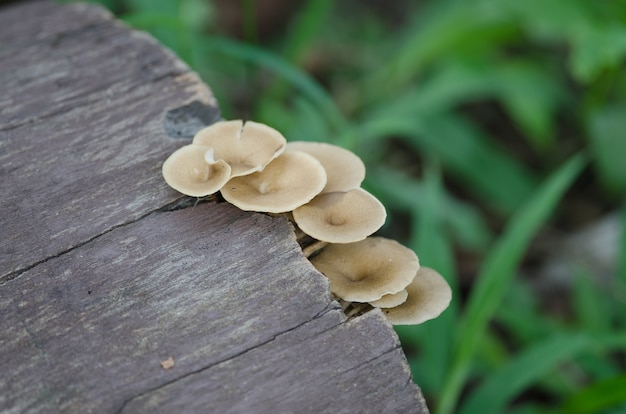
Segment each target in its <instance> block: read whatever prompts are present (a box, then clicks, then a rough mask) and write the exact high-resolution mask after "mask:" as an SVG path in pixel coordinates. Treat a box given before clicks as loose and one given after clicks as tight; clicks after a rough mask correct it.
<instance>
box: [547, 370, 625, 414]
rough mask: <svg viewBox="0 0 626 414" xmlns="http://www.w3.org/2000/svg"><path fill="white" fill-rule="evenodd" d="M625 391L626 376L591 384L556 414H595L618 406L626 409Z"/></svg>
mask: <svg viewBox="0 0 626 414" xmlns="http://www.w3.org/2000/svg"><path fill="white" fill-rule="evenodd" d="M624 390H626V374H622V375H619V376H617V377H615V378H611V379H608V380H605V381H601V382H597V383H595V384H591V385H590V386H589V387H587V388H585V389H583V390H582V391H580V392H579V393H577V394H574V395H573V396H571V397H570V398H569V399H568V400H567V401H566V402H565V403H564V404H563V405H562V406H561V407H560V409H559V410H557V411H556V412H555V414H595V413H599V412H602V410H606V409H609V408H614V407H617V406H621V407H622V409H623V408H626V393H624ZM620 412H623V411H620Z"/></svg>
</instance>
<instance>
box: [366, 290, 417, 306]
mask: <svg viewBox="0 0 626 414" xmlns="http://www.w3.org/2000/svg"><path fill="white" fill-rule="evenodd" d="M408 297H409V292H407V291H406V289H402V290H401V291H400V292H398V293H393V294H389V295H385V296H383V297H382V298H380V299H378V300H373V301H371V302H370V305H372V306H376V307H377V308H394V307H396V306H399V305H402V304H403V303H404V302H406V300H407V298H408Z"/></svg>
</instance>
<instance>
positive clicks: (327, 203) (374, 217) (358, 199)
mask: <svg viewBox="0 0 626 414" xmlns="http://www.w3.org/2000/svg"><path fill="white" fill-rule="evenodd" d="M386 218H387V212H386V211H385V207H384V206H383V205H382V203H381V202H380V201H378V199H377V198H376V197H374V196H373V195H371V194H370V193H368V192H367V191H365V190H363V189H362V188H356V189H354V190H350V191H346V192H332V193H321V194H319V195H318V196H316V197H315V198H314V199H313V200H311V201H310V202H308V203H307V204H305V205H303V206H301V207H298V208H297V209H295V210H294V211H293V219H294V221H295V222H296V223H297V224H298V227H300V229H302V231H304V232H305V233H306V234H308V235H309V236H311V237H314V238H316V239H318V240H322V241H326V242H330V243H352V242H356V241H359V240H363V239H365V238H366V237H367V236H369V235H371V234H372V233H374V232H375V231H376V230H378V229H379V228H381V227H382V225H383V224H385V219H386Z"/></svg>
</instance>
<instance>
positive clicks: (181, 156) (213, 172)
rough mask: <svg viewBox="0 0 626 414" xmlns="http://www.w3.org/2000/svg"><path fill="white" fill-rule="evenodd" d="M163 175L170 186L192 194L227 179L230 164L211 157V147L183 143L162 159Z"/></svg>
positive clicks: (204, 193) (201, 194)
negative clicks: (184, 144) (182, 145)
mask: <svg viewBox="0 0 626 414" xmlns="http://www.w3.org/2000/svg"><path fill="white" fill-rule="evenodd" d="M162 173H163V178H165V182H166V183H167V184H168V185H169V186H170V187H172V188H173V189H175V190H177V191H180V192H181V193H183V194H186V195H189V196H193V197H204V196H207V195H210V194H213V193H216V192H218V191H219V190H220V189H221V188H222V186H223V185H224V184H226V183H227V182H228V180H229V179H230V173H231V170H230V166H229V165H228V164H227V163H226V162H225V161H222V160H218V161H215V159H213V150H212V149H211V148H209V147H203V146H200V145H193V144H192V145H186V146H184V147H181V148H179V149H177V150H176V151H174V152H173V153H172V154H171V155H170V156H169V157H168V158H167V159H166V160H165V162H164V163H163V167H162Z"/></svg>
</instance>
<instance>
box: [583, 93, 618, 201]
mask: <svg viewBox="0 0 626 414" xmlns="http://www.w3.org/2000/svg"><path fill="white" fill-rule="evenodd" d="M624 131H626V104H621V105H619V106H617V105H616V106H608V107H605V108H601V109H599V110H597V111H595V112H593V113H591V115H590V117H589V135H588V138H587V141H588V143H589V145H590V147H591V150H592V153H593V157H594V161H595V167H596V169H597V171H598V173H599V175H600V178H601V179H602V182H603V183H604V185H605V186H606V187H607V188H608V189H610V190H612V191H614V192H615V193H621V194H626V162H624V154H626V136H625V135H624Z"/></svg>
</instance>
